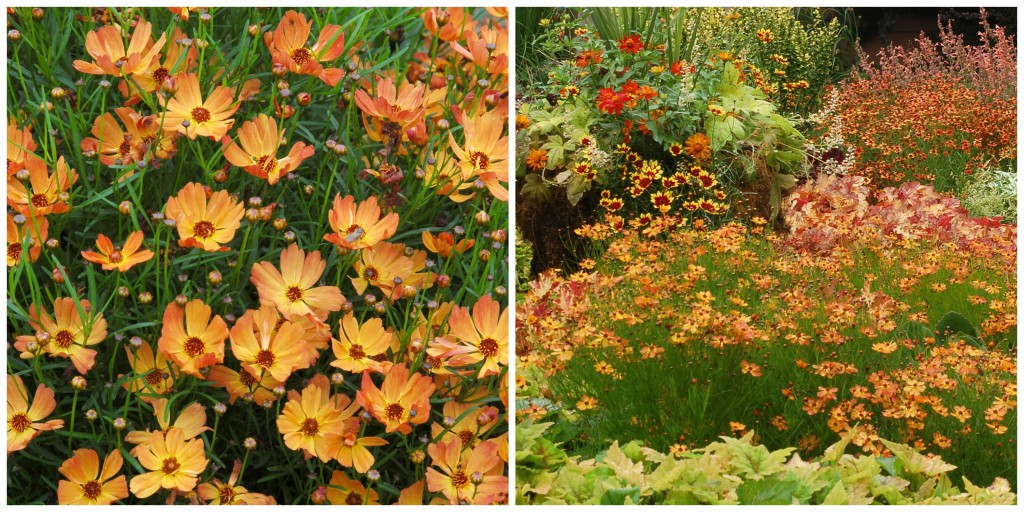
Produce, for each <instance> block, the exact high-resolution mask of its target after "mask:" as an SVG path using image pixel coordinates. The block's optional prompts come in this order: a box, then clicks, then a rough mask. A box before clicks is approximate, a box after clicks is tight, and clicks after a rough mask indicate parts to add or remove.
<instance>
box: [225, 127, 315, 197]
mask: <svg viewBox="0 0 1024 512" xmlns="http://www.w3.org/2000/svg"><path fill="white" fill-rule="evenodd" d="M237 136H238V143H237V144H236V143H235V141H233V140H231V138H229V137H224V138H223V139H221V143H222V144H223V145H224V158H225V159H226V160H227V161H228V162H231V165H235V166H238V167H241V168H242V169H244V170H245V172H247V173H249V174H252V175H253V176H256V177H257V178H263V179H265V180H267V182H268V183H270V184H271V185H273V184H275V183H277V182H278V180H280V179H281V176H282V175H286V174H288V173H289V172H292V171H293V170H295V168H296V167H298V166H299V165H301V164H302V161H303V160H305V159H307V158H309V157H311V156H313V146H309V145H306V143H304V142H296V143H295V144H293V145H292V149H291V150H290V151H289V152H288V156H286V157H284V158H281V159H278V158H277V150H278V148H279V147H280V146H281V132H280V131H278V129H277V122H276V121H274V118H272V117H268V116H267V115H265V114H260V115H258V116H256V118H255V119H254V120H252V121H246V122H244V123H242V127H241V128H239V129H238V133H237Z"/></svg>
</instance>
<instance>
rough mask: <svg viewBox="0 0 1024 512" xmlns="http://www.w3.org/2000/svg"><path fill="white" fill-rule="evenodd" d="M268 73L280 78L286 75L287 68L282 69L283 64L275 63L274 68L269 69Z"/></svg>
mask: <svg viewBox="0 0 1024 512" xmlns="http://www.w3.org/2000/svg"><path fill="white" fill-rule="evenodd" d="M270 73H271V74H272V75H274V76H276V77H278V78H281V77H282V76H284V75H286V74H288V68H286V67H284V65H283V64H277V63H275V64H274V66H273V67H271V68H270Z"/></svg>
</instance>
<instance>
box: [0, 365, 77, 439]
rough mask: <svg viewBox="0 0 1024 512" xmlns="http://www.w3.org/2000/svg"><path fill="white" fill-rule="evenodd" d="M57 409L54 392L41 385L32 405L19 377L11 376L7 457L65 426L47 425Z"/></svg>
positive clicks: (8, 389)
mask: <svg viewBox="0 0 1024 512" xmlns="http://www.w3.org/2000/svg"><path fill="white" fill-rule="evenodd" d="M56 407H57V402H56V401H55V400H54V399H53V390H52V389H50V388H48V387H46V386H44V385H42V384H40V385H39V387H37V388H36V394H35V396H33V397H32V405H31V406H29V403H28V388H26V387H25V383H24V382H23V381H22V380H21V377H18V376H17V375H10V374H8V375H7V453H8V454H10V453H11V452H16V451H18V450H21V449H24V448H25V447H26V446H28V443H29V441H31V440H33V439H35V437H36V436H38V435H39V434H40V433H42V432H43V431H46V430H55V429H58V428H62V427H63V426H64V420H50V421H45V422H44V421H43V418H45V417H47V416H49V415H50V413H51V412H53V410H54V409H55V408H56Z"/></svg>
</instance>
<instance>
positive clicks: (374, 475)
mask: <svg viewBox="0 0 1024 512" xmlns="http://www.w3.org/2000/svg"><path fill="white" fill-rule="evenodd" d="M366 479H367V480H369V481H371V482H376V481H377V480H380V471H377V470H376V469H371V470H369V471H367V472H366Z"/></svg>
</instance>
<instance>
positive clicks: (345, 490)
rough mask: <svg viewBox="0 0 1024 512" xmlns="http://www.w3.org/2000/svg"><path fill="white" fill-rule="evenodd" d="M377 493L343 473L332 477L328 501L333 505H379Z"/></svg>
mask: <svg viewBox="0 0 1024 512" xmlns="http://www.w3.org/2000/svg"><path fill="white" fill-rule="evenodd" d="M379 499H380V497H379V496H378V495H377V491H375V490H373V489H367V488H366V486H365V485H363V484H362V482H359V481H358V480H352V479H351V478H349V477H348V476H347V475H345V473H344V472H343V471H335V472H334V473H333V474H332V475H331V483H330V485H329V486H328V487H327V501H330V502H331V505H379V504H380V503H379V502H378V500H379Z"/></svg>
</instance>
